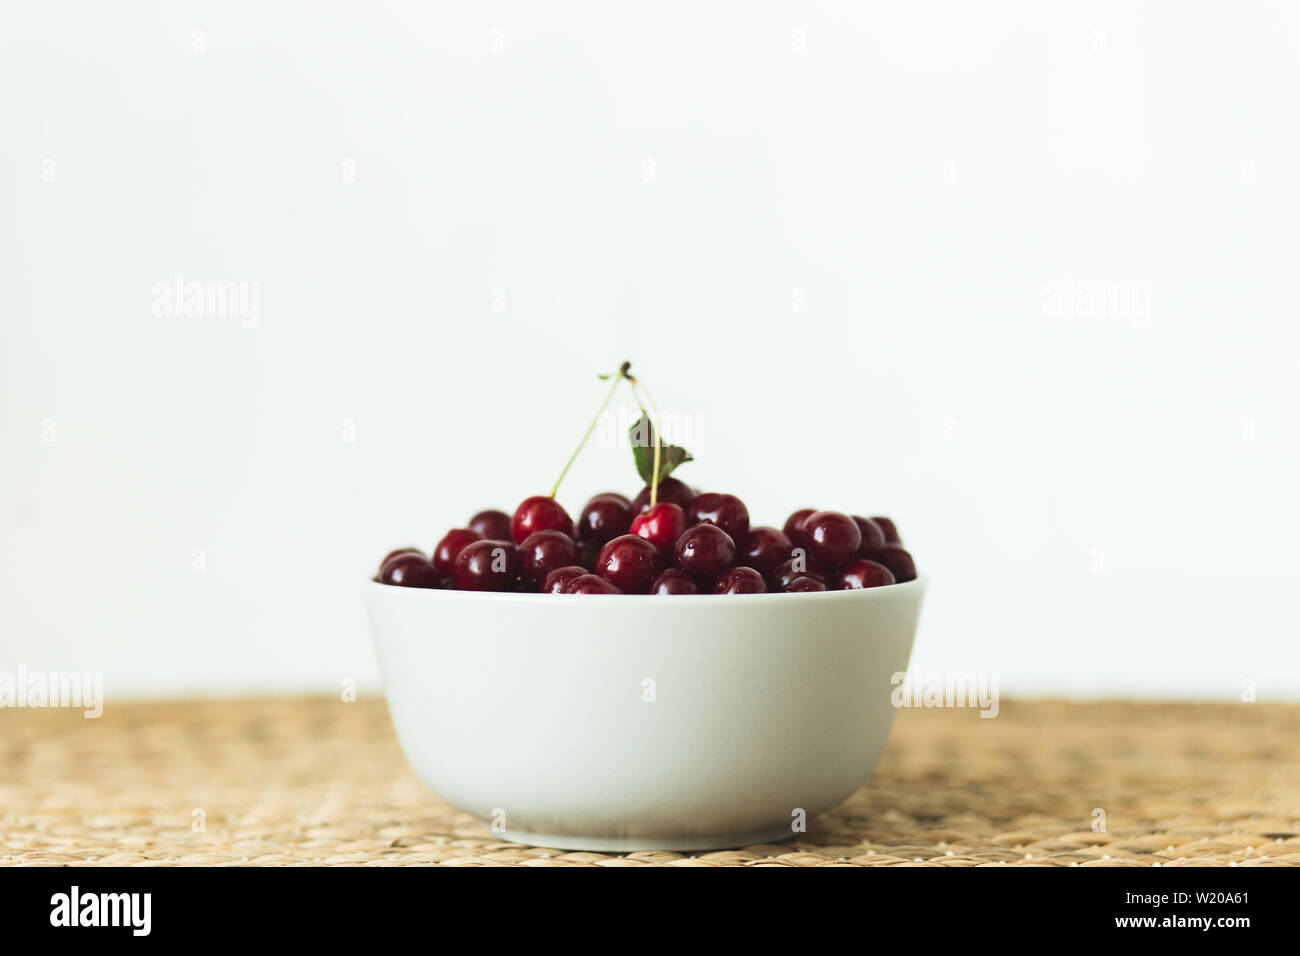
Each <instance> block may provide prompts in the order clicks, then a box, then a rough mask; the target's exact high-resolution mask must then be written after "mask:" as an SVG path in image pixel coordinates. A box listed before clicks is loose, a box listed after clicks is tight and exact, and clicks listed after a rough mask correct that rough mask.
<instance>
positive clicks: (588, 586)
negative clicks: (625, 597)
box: [564, 574, 623, 594]
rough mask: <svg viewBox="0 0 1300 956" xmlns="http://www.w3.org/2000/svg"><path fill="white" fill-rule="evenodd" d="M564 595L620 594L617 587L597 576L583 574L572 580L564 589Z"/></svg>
mask: <svg viewBox="0 0 1300 956" xmlns="http://www.w3.org/2000/svg"><path fill="white" fill-rule="evenodd" d="M564 593H565V594H622V593H623V592H622V591H620V590H619V589H618V588H617V587H615V586H614V585H613V584H611V583H610V582H609V581H606V580H605V579H604V578H602V577H601V576H600V575H598V574H584V575H582V576H581V577H577V578H574V579H573V580H572V581H570V582H569V585H568V587H566V588H565V589H564Z"/></svg>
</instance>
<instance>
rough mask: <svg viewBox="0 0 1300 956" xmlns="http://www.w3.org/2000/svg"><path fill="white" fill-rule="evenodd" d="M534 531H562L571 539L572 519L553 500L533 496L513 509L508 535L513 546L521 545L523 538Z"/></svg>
mask: <svg viewBox="0 0 1300 956" xmlns="http://www.w3.org/2000/svg"><path fill="white" fill-rule="evenodd" d="M535 531H563V532H564V533H565V534H567V535H568V536H569V537H570V538H572V537H573V519H572V518H570V517H569V513H568V512H567V511H565V510H564V508H563V507H561V506H560V503H559V502H558V501H556V500H555V499H554V498H549V497H547V496H546V495H533V496H532V497H531V498H525V499H524V500H523V502H522V503H521V504H520V505H519V507H518V508H516V509H515V516H514V518H512V519H511V520H510V535H511V537H513V538H514V541H515V544H522V543H523V540H524V538H526V537H528V536H529V535H530V534H532V533H533V532H535Z"/></svg>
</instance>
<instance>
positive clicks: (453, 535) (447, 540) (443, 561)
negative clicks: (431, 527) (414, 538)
mask: <svg viewBox="0 0 1300 956" xmlns="http://www.w3.org/2000/svg"><path fill="white" fill-rule="evenodd" d="M481 540H482V536H481V535H480V534H479V533H478V532H477V531H471V530H470V529H469V528H452V529H451V530H450V531H448V532H447V533H446V534H445V535H443V536H442V540H441V541H439V542H438V544H437V546H436V547H434V549H433V566H434V567H435V568H437V569H438V573H439V574H440V575H442V577H444V578H445V577H450V576H451V575H453V574H455V572H456V558H457V556H459V554H460V553H461V552H462V551H464V550H465V545H467V544H473V543H474V542H475V541H481Z"/></svg>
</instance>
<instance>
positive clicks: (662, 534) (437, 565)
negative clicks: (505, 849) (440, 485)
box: [375, 478, 916, 594]
mask: <svg viewBox="0 0 1300 956" xmlns="http://www.w3.org/2000/svg"><path fill="white" fill-rule="evenodd" d="M657 499H658V500H657V503H656V504H655V505H654V506H653V507H651V505H650V489H649V488H648V487H647V488H645V489H643V490H642V491H641V493H640V494H639V495H637V496H636V498H634V499H632V500H631V501H629V500H628V499H627V498H625V497H623V496H622V495H619V494H614V493H607V494H601V495H596V497H594V498H592V499H591V500H590V501H589V502H587V506H586V507H585V508H583V509H582V513H581V514H580V515H579V516H578V521H577V523H576V524H575V523H574V521H573V519H572V518H570V517H569V515H568V513H567V512H566V511H565V510H564V508H562V507H561V506H560V504H559V503H558V502H557V501H556V500H555V499H554V498H549V497H544V496H537V497H533V498H528V499H526V500H525V501H524V502H523V504H521V505H520V506H519V507H518V509H516V511H515V514H514V517H513V518H512V517H510V516H509V515H507V514H506V513H505V512H503V511H481V512H479V513H478V514H476V515H475V516H474V517H473V518H472V519H471V520H470V522H469V527H468V528H453V529H452V530H451V531H448V532H447V534H446V536H445V537H443V539H442V540H441V541H439V542H438V545H437V547H436V548H434V550H433V556H432V557H431V558H430V557H427V556H426V555H425V554H424V553H423V552H421V551H419V550H418V549H416V548H401V549H399V550H397V551H394V552H392V553H391V554H389V555H388V556H387V557H386V558H384V561H383V563H382V565H381V566H380V569H379V575H378V576H377V577H376V578H375V580H377V581H381V582H383V583H384V584H395V585H400V586H403V587H416V588H447V589H457V590H461V591H541V592H544V593H550V594H760V593H762V592H764V591H780V592H797V591H826V590H848V589H853V588H873V587H880V586H882V585H886V584H894V583H895V582H901V581H911V580H912V579H913V578H915V577H916V566H915V565H914V564H913V562H912V556H911V555H910V554H908V553H907V552H906V551H904V550H903V548H902V541H901V539H900V538H899V537H898V530H897V529H896V528H895V527H894V523H893V522H892V521H890V520H889V519H888V518H860V517H858V516H857V515H847V514H843V513H841V512H838V511H815V510H813V509H812V508H804V509H802V510H799V511H796V512H795V513H794V514H792V515H790V517H789V519H788V520H787V521H786V523H785V527H784V528H783V529H781V530H779V531H778V530H777V529H776V528H769V527H755V528H751V527H750V526H749V511H748V509H747V508H746V507H745V504H744V502H742V501H741V500H740V499H739V498H737V497H736V496H735V495H727V494H716V493H712V492H707V493H704V494H696V493H695V492H694V491H693V490H692V489H691V488H690V487H689V486H687V485H686V484H684V483H682V482H681V481H678V480H677V479H675V478H665V479H664V480H663V481H662V482H660V483H659V487H658V495H657Z"/></svg>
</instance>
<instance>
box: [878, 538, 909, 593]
mask: <svg viewBox="0 0 1300 956" xmlns="http://www.w3.org/2000/svg"><path fill="white" fill-rule="evenodd" d="M872 560H874V561H879V562H880V563H881V564H883V565H884V566H885V567H887V568H889V570H890V571H892V572H893V574H894V580H896V581H898V582H899V583H900V584H901V583H902V582H903V581H912V580H915V579H916V562H915V561H913V560H912V556H911V555H910V554H908V553H907V552H906V551H904V550H903V549H902V548H900V547H899V546H898V545H896V544H887V545H885V546H884V547H883V548H881V549H880V553H879V554H877V555H876V556H875V558H873V559H872Z"/></svg>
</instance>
